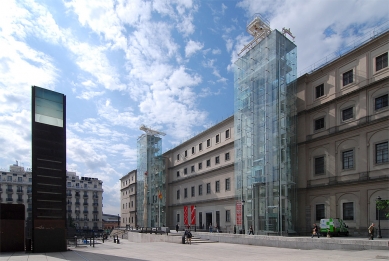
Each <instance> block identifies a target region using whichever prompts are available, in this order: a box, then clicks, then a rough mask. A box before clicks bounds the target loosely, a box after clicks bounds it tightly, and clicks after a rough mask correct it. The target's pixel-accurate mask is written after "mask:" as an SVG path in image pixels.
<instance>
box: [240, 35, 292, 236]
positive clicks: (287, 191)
mask: <svg viewBox="0 0 389 261" xmlns="http://www.w3.org/2000/svg"><path fill="white" fill-rule="evenodd" d="M296 64H297V49H296V45H295V44H294V43H293V42H291V41H290V40H289V39H288V38H286V37H285V36H284V35H282V34H281V33H280V32H279V31H277V30H274V31H272V32H271V33H270V34H269V35H268V36H267V37H265V38H264V39H263V40H261V41H260V42H259V43H258V44H256V45H255V46H254V47H252V48H251V49H250V50H249V51H247V52H246V53H245V54H244V55H242V56H241V57H240V58H239V59H238V60H237V61H236V62H235V67H234V92H235V98H234V99H235V101H234V104H235V105H234V106H235V109H234V118H235V120H234V124H235V143H234V145H235V156H236V160H235V179H236V182H235V184H236V195H237V201H242V202H243V203H244V204H243V205H244V209H242V210H243V222H242V226H241V227H240V228H243V230H245V227H246V228H248V227H250V226H253V228H254V230H255V231H257V234H265V233H267V232H269V231H271V232H277V233H278V234H279V235H283V234H284V233H286V231H289V232H290V231H293V230H294V224H295V222H296V213H297V201H296V187H295V186H296V177H297V170H296V167H297V145H296V120H297V118H296V71H297V66H296Z"/></svg>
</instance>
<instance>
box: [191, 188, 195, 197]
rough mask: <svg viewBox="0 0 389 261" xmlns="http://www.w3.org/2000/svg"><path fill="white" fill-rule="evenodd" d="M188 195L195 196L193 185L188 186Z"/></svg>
mask: <svg viewBox="0 0 389 261" xmlns="http://www.w3.org/2000/svg"><path fill="white" fill-rule="evenodd" d="M190 195H191V197H194V196H195V187H194V186H193V187H191V188H190Z"/></svg>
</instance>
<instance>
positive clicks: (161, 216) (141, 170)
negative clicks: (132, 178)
mask: <svg viewBox="0 0 389 261" xmlns="http://www.w3.org/2000/svg"><path fill="white" fill-rule="evenodd" d="M140 129H141V130H143V131H145V132H146V133H145V134H142V135H141V136H140V137H139V138H138V142H137V147H138V148H137V151H138V155H137V158H138V164H137V165H138V166H137V185H136V186H137V188H136V189H137V192H136V193H137V199H136V200H137V202H136V203H137V204H136V219H137V224H138V225H139V226H141V227H157V226H162V225H163V224H166V220H165V217H166V215H165V213H166V212H165V205H166V178H165V171H164V169H165V167H164V160H163V157H162V138H161V137H159V136H160V135H165V133H163V132H158V131H154V130H151V129H149V128H147V127H145V126H144V125H142V126H141V128H140Z"/></svg>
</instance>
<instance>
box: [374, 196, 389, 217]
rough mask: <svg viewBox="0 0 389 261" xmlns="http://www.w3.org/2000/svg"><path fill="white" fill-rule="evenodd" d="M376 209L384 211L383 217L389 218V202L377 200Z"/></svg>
mask: <svg viewBox="0 0 389 261" xmlns="http://www.w3.org/2000/svg"><path fill="white" fill-rule="evenodd" d="M377 208H378V209H379V210H380V211H385V212H386V213H385V217H386V218H389V200H377Z"/></svg>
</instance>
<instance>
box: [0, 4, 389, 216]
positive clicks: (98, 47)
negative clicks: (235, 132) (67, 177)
mask: <svg viewBox="0 0 389 261" xmlns="http://www.w3.org/2000/svg"><path fill="white" fill-rule="evenodd" d="M254 13H261V14H263V15H264V16H265V17H266V18H267V19H268V20H269V21H270V26H271V28H272V29H278V30H280V31H281V30H282V28H283V27H286V28H290V30H291V32H292V33H293V35H294V36H295V37H296V38H295V43H296V45H297V50H298V71H299V72H301V71H304V70H305V69H306V68H309V67H310V66H311V65H312V64H314V63H315V62H316V61H319V60H321V59H322V58H324V57H325V56H326V55H331V54H332V53H334V52H335V51H337V50H338V49H339V48H342V47H344V46H347V45H348V44H350V43H352V42H353V41H355V40H357V39H358V38H359V37H360V36H361V35H363V34H365V33H368V32H369V31H371V30H372V29H373V28H374V27H375V26H377V25H379V24H380V23H382V22H385V21H386V20H387V19H388V17H389V8H388V3H387V0H375V1H374V0H371V1H359V0H354V1H351V0H343V1H335V0H326V1H318V0H317V1H316V0H307V1H300V0H263V1H259V0H242V1H230V0H227V1H221V0H214V1H205V0H202V1H196V0H153V1H142V0H131V1H124V0H115V1H113V0H90V1H86V0H85V1H81V0H65V1H51V0H47V1H33V0H24V1H12V0H5V1H1V2H0V104H1V105H0V126H1V128H0V148H1V150H0V167H1V168H2V169H8V167H9V165H11V164H13V163H15V161H16V160H18V161H19V163H20V164H22V165H23V166H24V167H26V168H27V167H30V166H31V127H30V126H31V112H30V108H31V86H32V85H37V86H40V87H43V88H47V89H51V90H55V91H57V92H60V93H63V94H65V95H66V97H67V119H66V120H67V161H68V162H67V166H68V167H67V168H68V170H71V171H76V172H77V174H78V175H80V176H88V177H98V178H99V179H101V180H103V182H104V183H103V188H104V202H103V203H104V208H103V211H104V213H107V214H116V213H119V211H120V210H119V205H120V203H119V201H120V196H119V189H120V186H119V179H120V177H122V176H123V175H125V174H126V173H128V172H129V171H131V170H133V169H136V140H137V137H138V136H139V135H141V134H142V132H141V131H140V130H139V127H140V125H142V124H145V125H146V126H148V127H151V128H153V129H157V130H160V131H163V132H165V133H166V134H167V135H166V136H165V137H164V139H163V149H164V151H166V150H168V149H170V148H173V147H174V146H176V145H178V144H179V143H181V142H182V141H185V140H186V139H188V138H189V137H191V136H193V135H194V134H196V133H199V132H201V131H203V130H204V129H206V128H208V127H210V126H212V125H214V124H216V123H218V122H220V121H221V120H223V119H225V118H227V117H229V116H231V115H232V114H233V62H234V61H236V59H237V58H238V56H237V53H238V52H239V51H240V50H241V49H242V48H243V46H244V44H246V43H248V42H249V41H250V40H251V36H250V35H248V33H246V29H245V27H246V23H247V21H248V20H249V19H250V17H251V16H252V15H253V14H254Z"/></svg>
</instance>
